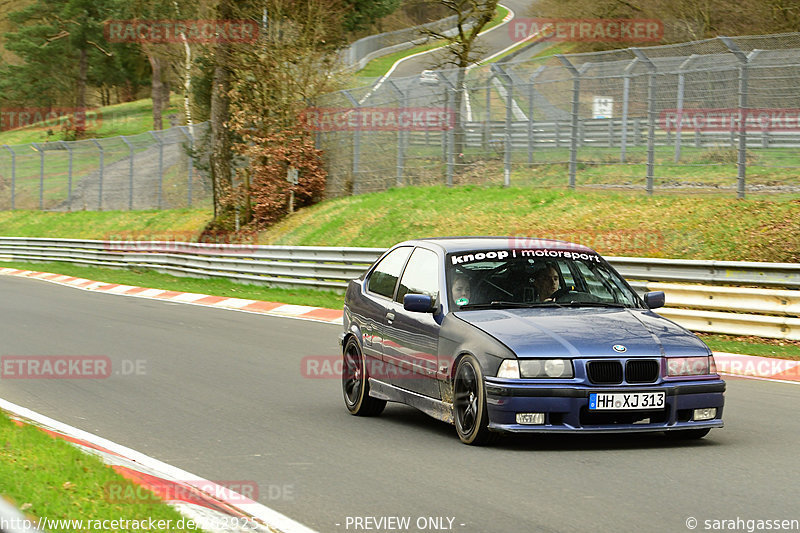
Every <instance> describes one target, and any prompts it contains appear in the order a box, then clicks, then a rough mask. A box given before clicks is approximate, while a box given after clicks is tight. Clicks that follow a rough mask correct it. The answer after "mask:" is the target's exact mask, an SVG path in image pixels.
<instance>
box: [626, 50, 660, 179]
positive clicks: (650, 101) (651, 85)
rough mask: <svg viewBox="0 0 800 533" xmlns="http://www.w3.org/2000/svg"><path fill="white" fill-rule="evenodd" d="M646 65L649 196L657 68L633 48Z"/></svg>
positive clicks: (653, 147)
mask: <svg viewBox="0 0 800 533" xmlns="http://www.w3.org/2000/svg"><path fill="white" fill-rule="evenodd" d="M631 51H632V52H633V53H634V54H636V57H638V58H639V59H640V60H641V61H642V62H643V63H644V64H645V65H647V71H648V72H647V185H646V187H645V188H646V190H647V194H653V176H654V170H655V143H656V139H655V137H656V66H655V65H654V64H653V62H652V61H650V58H648V57H647V56H646V55H645V53H644V52H642V51H641V50H640V49H638V48H631Z"/></svg>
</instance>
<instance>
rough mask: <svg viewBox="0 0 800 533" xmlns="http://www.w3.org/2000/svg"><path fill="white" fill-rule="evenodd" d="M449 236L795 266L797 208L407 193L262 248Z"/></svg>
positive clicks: (638, 197) (460, 191) (321, 209)
mask: <svg viewBox="0 0 800 533" xmlns="http://www.w3.org/2000/svg"><path fill="white" fill-rule="evenodd" d="M443 235H519V236H535V237H549V238H560V239H564V240H570V241H574V242H579V243H582V244H586V245H588V246H590V247H593V248H595V249H596V250H597V251H599V252H600V253H602V254H605V255H631V256H642V257H665V258H675V259H706V260H709V259H716V260H733V261H773V262H798V261H800V199H797V198H796V197H795V198H791V197H780V198H779V197H776V198H769V199H767V198H759V199H751V200H746V201H739V200H736V199H735V198H730V197H720V196H703V195H695V196H687V195H658V196H655V197H647V196H645V195H644V194H642V193H624V192H609V191H603V192H592V191H568V190H547V189H533V188H524V187H510V188H502V187H477V186H464V187H454V188H447V187H406V188H402V189H393V190H390V191H387V192H381V193H373V194H364V195H359V196H350V197H344V198H336V199H333V200H329V201H326V202H323V203H321V204H318V205H316V206H313V207H311V208H308V209H304V210H302V211H299V212H297V213H296V214H295V215H293V216H291V217H289V218H288V219H286V220H284V221H283V222H281V223H279V224H278V225H276V226H274V227H273V228H271V229H270V230H268V231H266V232H264V233H262V234H261V236H260V237H259V242H262V243H265V244H293V245H330V246H389V245H392V244H394V243H396V242H398V241H401V240H405V239H409V238H415V237H434V236H443Z"/></svg>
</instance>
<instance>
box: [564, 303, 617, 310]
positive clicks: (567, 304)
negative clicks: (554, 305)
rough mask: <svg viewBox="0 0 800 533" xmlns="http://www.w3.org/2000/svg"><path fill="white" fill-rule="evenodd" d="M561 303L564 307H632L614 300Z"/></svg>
mask: <svg viewBox="0 0 800 533" xmlns="http://www.w3.org/2000/svg"><path fill="white" fill-rule="evenodd" d="M561 305H563V306H566V307H616V308H623V309H624V308H626V307H632V306H629V305H625V304H619V303H615V302H562V303H561Z"/></svg>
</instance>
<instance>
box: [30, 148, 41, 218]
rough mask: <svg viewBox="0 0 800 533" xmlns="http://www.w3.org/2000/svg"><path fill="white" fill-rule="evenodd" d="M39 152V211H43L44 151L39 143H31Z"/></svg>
mask: <svg viewBox="0 0 800 533" xmlns="http://www.w3.org/2000/svg"><path fill="white" fill-rule="evenodd" d="M31 146H33V147H34V148H35V149H36V151H37V152H39V211H43V210H44V149H43V148H42V147H41V146H40V145H39V143H31Z"/></svg>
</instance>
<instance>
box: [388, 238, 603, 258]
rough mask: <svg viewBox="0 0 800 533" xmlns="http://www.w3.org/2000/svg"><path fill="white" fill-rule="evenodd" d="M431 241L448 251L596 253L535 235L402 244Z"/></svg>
mask: <svg viewBox="0 0 800 533" xmlns="http://www.w3.org/2000/svg"><path fill="white" fill-rule="evenodd" d="M421 243H430V244H434V245H436V246H439V247H440V248H442V249H443V250H444V251H445V252H446V253H458V252H467V251H473V250H475V251H477V250H503V249H515V250H528V249H530V250H542V249H549V250H569V251H572V252H581V253H591V254H596V253H597V252H595V251H594V250H592V249H591V248H589V247H588V246H584V245H582V244H575V243H571V242H567V241H557V240H552V239H537V238H535V237H520V236H510V237H434V238H429V239H415V240H413V241H406V242H405V243H402V244H421Z"/></svg>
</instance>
